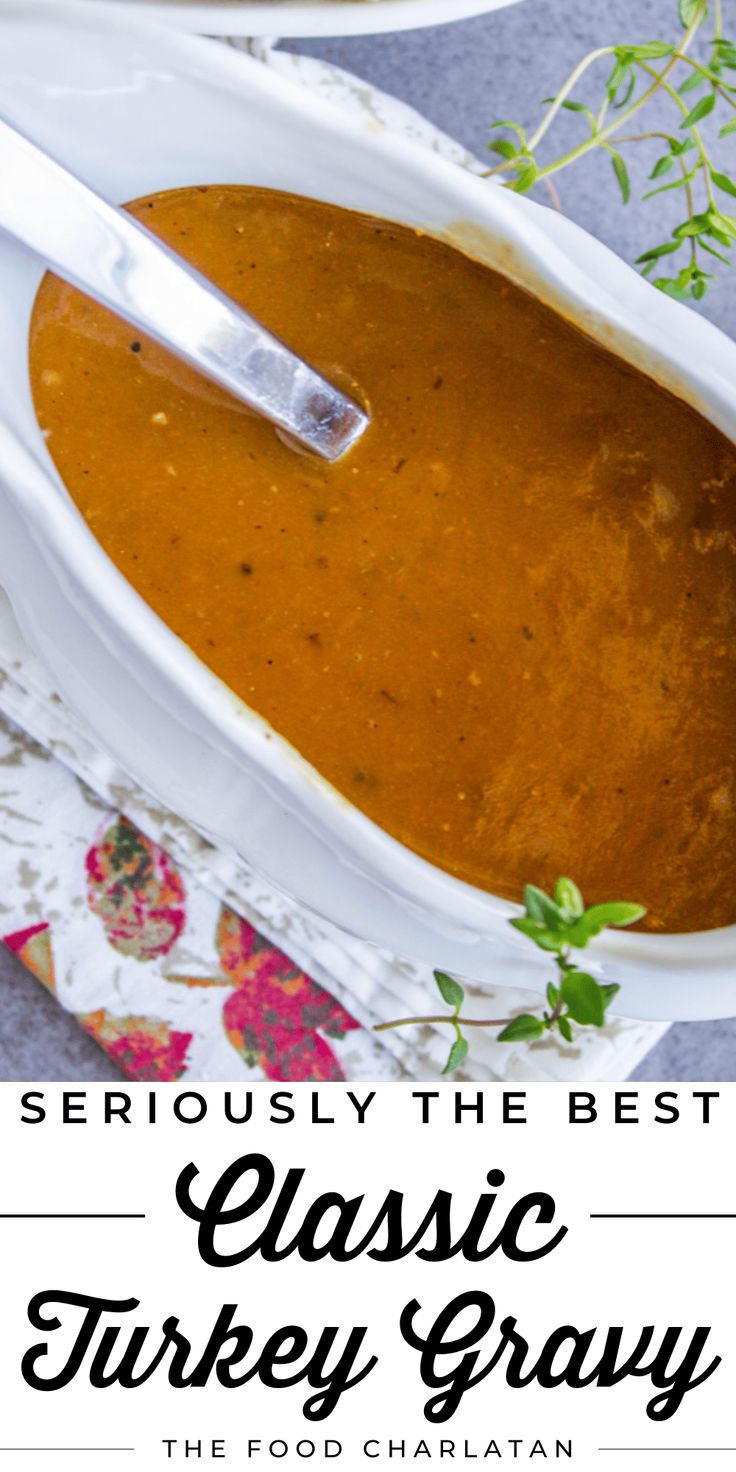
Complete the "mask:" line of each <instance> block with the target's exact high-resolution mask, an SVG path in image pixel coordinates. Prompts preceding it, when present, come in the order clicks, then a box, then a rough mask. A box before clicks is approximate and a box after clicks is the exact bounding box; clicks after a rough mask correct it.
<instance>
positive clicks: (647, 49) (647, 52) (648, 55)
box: [630, 41, 675, 61]
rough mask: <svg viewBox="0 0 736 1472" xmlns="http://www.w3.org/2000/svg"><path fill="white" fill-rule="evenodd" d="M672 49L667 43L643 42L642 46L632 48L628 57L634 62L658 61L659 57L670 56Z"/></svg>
mask: <svg viewBox="0 0 736 1472" xmlns="http://www.w3.org/2000/svg"><path fill="white" fill-rule="evenodd" d="M674 49H675V48H674V46H671V45H670V44H669V42H668V41H645V42H644V43H643V45H640V46H632V47H631V51H630V55H631V56H632V58H633V59H634V61H658V60H659V59H660V58H661V57H664V56H671V55H672V53H673V51H674Z"/></svg>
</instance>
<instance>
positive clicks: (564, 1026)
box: [557, 1017, 574, 1043]
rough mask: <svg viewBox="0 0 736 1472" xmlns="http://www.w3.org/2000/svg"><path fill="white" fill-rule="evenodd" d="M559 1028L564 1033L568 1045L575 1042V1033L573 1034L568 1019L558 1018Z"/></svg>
mask: <svg viewBox="0 0 736 1472" xmlns="http://www.w3.org/2000/svg"><path fill="white" fill-rule="evenodd" d="M557 1026H558V1027H559V1029H560V1032H561V1033H562V1036H563V1038H564V1039H565V1042H566V1043H571V1042H572V1041H573V1038H574V1033H573V1030H572V1028H571V1026H570V1024H569V1022H568V1020H567V1018H566V1017H558V1019H557Z"/></svg>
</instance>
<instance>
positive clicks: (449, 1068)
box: [442, 1038, 469, 1074]
mask: <svg viewBox="0 0 736 1472" xmlns="http://www.w3.org/2000/svg"><path fill="white" fill-rule="evenodd" d="M468 1052H469V1046H468V1040H467V1038H456V1039H455V1041H454V1043H453V1045H452V1047H451V1048H450V1054H449V1057H448V1059H447V1062H446V1064H445V1066H444V1068H443V1070H442V1072H443V1074H445V1073H454V1072H455V1069H456V1068H459V1067H460V1065H461V1063H464V1062H465V1059H466V1058H467V1056H468Z"/></svg>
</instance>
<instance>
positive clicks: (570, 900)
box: [554, 874, 585, 919]
mask: <svg viewBox="0 0 736 1472" xmlns="http://www.w3.org/2000/svg"><path fill="white" fill-rule="evenodd" d="M554 899H555V904H556V905H559V908H560V909H561V911H562V913H563V915H564V917H565V919H574V918H575V917H576V916H578V915H582V913H583V910H584V909H585V905H584V904H583V896H582V895H581V893H580V890H579V889H578V887H577V884H573V881H572V879H566V878H565V876H564V874H563V875H561V876H560V878H559V879H558V880H557V883H556V885H555V893H554Z"/></svg>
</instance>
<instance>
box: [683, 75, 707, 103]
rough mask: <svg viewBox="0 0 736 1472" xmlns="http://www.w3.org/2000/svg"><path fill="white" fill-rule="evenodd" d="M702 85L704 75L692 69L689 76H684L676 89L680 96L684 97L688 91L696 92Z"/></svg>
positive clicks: (703, 83)
mask: <svg viewBox="0 0 736 1472" xmlns="http://www.w3.org/2000/svg"><path fill="white" fill-rule="evenodd" d="M704 85H705V77H704V76H702V75H701V73H700V72H696V71H695V70H693V71H691V73H690V76H689V77H686V78H685V81H684V82H683V84H682V86H681V87H678V89H677V91H678V93H679V96H680V97H685V96H686V95H687V93H688V92H697V89H698V87H703V86H704Z"/></svg>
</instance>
